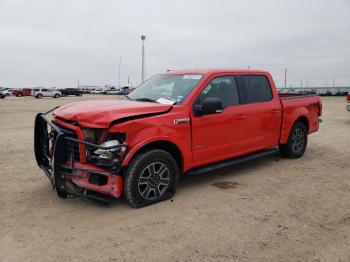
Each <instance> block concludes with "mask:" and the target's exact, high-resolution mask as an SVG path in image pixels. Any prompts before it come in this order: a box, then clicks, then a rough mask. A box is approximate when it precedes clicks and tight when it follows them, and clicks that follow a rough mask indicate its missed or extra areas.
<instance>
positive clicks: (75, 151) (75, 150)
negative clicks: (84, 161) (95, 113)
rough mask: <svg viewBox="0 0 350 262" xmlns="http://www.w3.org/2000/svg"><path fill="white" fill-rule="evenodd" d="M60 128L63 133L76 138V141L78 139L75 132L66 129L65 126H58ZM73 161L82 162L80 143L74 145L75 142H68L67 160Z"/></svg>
mask: <svg viewBox="0 0 350 262" xmlns="http://www.w3.org/2000/svg"><path fill="white" fill-rule="evenodd" d="M56 125H57V124H56ZM58 126H59V128H60V130H61V131H62V132H63V133H65V134H66V135H67V136H69V137H71V138H74V139H78V137H77V135H76V133H75V132H74V131H73V130H71V129H68V128H66V127H63V126H60V125H58ZM71 159H73V160H74V161H78V162H79V160H80V157H79V143H74V142H73V141H67V160H71Z"/></svg>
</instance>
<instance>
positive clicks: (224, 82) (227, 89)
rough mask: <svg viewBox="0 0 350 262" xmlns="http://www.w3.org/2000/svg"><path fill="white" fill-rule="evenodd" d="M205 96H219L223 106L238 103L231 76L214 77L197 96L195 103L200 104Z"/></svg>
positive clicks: (235, 88) (234, 84)
mask: <svg viewBox="0 0 350 262" xmlns="http://www.w3.org/2000/svg"><path fill="white" fill-rule="evenodd" d="M207 98H219V99H220V100H221V101H222V105H223V107H228V106H233V105H238V104H239V96H238V91H237V86H236V81H235V79H234V77H233V76H221V77H216V78H214V79H213V80H212V81H211V82H210V83H209V84H208V85H207V86H206V87H205V88H204V89H203V91H202V92H201V94H200V95H199V96H198V98H197V100H196V102H195V104H196V105H202V104H203V102H204V100H205V99H207Z"/></svg>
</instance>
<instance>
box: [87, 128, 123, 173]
mask: <svg viewBox="0 0 350 262" xmlns="http://www.w3.org/2000/svg"><path fill="white" fill-rule="evenodd" d="M107 137H108V138H107V141H105V142H103V143H101V144H99V145H98V146H97V145H96V146H88V147H87V151H86V157H87V160H88V162H89V163H91V164H93V165H97V166H103V167H107V168H112V169H118V167H119V166H120V165H121V162H122V160H123V158H124V155H125V153H126V145H125V144H124V141H125V137H126V134H125V133H113V134H108V135H107Z"/></svg>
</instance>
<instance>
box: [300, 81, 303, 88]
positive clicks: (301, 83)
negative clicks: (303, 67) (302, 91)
mask: <svg viewBox="0 0 350 262" xmlns="http://www.w3.org/2000/svg"><path fill="white" fill-rule="evenodd" d="M300 88H303V80H300Z"/></svg>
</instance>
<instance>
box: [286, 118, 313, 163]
mask: <svg viewBox="0 0 350 262" xmlns="http://www.w3.org/2000/svg"><path fill="white" fill-rule="evenodd" d="M307 136H308V132H307V129H306V127H305V125H304V124H303V123H302V122H296V123H295V124H294V126H293V127H292V129H291V131H290V133H289V137H288V141H287V144H283V145H282V144H281V145H280V152H281V154H282V155H283V156H285V157H288V158H299V157H301V156H302V155H303V154H304V152H305V150H306V146H307Z"/></svg>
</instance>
